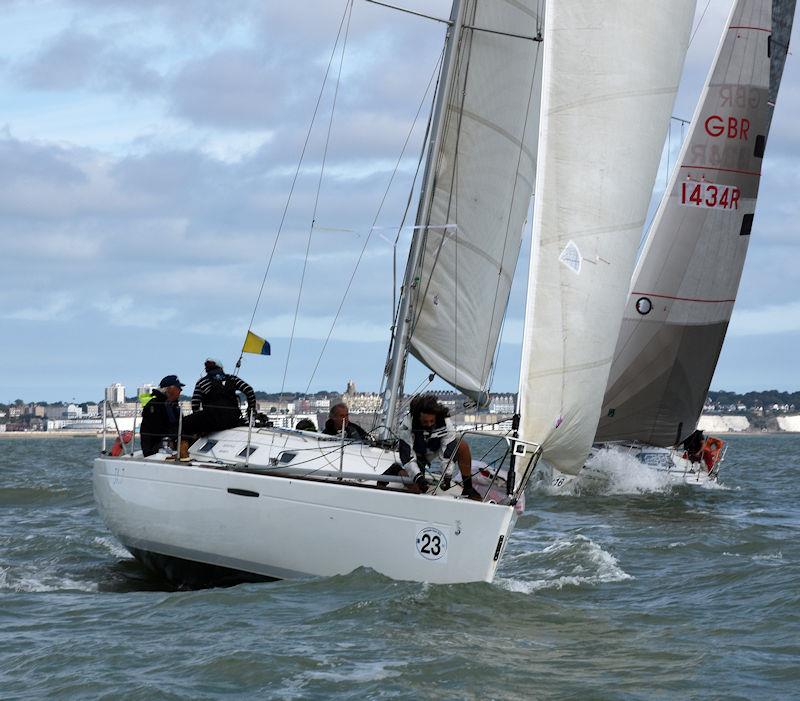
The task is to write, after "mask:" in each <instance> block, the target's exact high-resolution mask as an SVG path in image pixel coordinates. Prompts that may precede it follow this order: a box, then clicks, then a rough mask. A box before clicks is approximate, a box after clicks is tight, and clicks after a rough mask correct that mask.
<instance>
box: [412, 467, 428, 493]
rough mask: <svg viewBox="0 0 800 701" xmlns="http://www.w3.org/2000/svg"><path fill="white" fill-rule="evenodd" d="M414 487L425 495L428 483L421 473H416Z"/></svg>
mask: <svg viewBox="0 0 800 701" xmlns="http://www.w3.org/2000/svg"><path fill="white" fill-rule="evenodd" d="M414 485H415V486H416V487H417V489H419V491H420V493H421V494H425V493H426V492H427V491H428V483H427V482H426V481H425V478H424V477H423V476H422V473H421V472H419V473H417V476H416V477H414Z"/></svg>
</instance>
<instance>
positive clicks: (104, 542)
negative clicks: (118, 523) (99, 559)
mask: <svg viewBox="0 0 800 701" xmlns="http://www.w3.org/2000/svg"><path fill="white" fill-rule="evenodd" d="M94 542H95V543H97V544H98V545H100V546H102V547H103V548H105V549H106V550H107V551H108V552H109V553H111V554H112V555H113V556H114V557H118V558H120V559H121V560H132V559H133V555H131V554H130V553H129V552H128V551H127V550H126V549H125V548H123V547H122V546H121V545H120V544H119V543H118V542H117V541H116V540H114V539H113V538H109V537H105V536H104V537H99V536H96V537H95V538H94Z"/></svg>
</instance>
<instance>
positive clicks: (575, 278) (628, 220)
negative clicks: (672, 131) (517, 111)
mask: <svg viewBox="0 0 800 701" xmlns="http://www.w3.org/2000/svg"><path fill="white" fill-rule="evenodd" d="M694 6H695V3H694V0H670V2H646V3H643V2H640V0H606V1H604V2H586V1H585V0H563V1H561V2H557V3H552V5H551V6H548V9H547V15H546V18H545V38H546V42H545V65H544V78H543V95H542V118H541V135H540V142H539V159H538V160H539V166H538V172H537V177H536V198H535V205H534V217H533V227H534V246H533V252H532V259H531V268H530V279H529V286H528V303H527V310H526V320H525V335H524V340H523V351H522V372H521V377H520V400H519V402H520V414H521V417H522V435H523V437H525V438H527V439H529V440H535V441H536V442H537V443H538V442H541V443H542V447H543V451H544V452H543V456H544V458H545V459H546V460H548V461H549V462H550V463H551V464H552V465H554V466H555V467H557V468H558V469H559V470H562V471H563V472H567V473H575V472H576V471H577V470H578V469H580V467H581V466H582V465H583V463H584V461H585V458H586V456H587V455H588V452H589V448H590V446H591V443H592V439H593V438H594V434H595V430H596V428H597V421H598V419H599V416H600V405H601V402H602V397H603V392H604V390H605V387H606V381H607V379H608V372H609V369H610V367H611V360H612V357H613V351H614V344H615V342H616V338H617V334H618V331H619V325H620V321H621V317H622V311H623V308H624V303H625V295H626V293H627V291H628V283H629V281H630V274H631V270H632V269H633V264H634V259H635V255H636V248H637V245H638V242H639V240H640V237H641V231H642V226H643V225H644V220H645V216H646V212H647V206H648V202H649V199H650V195H651V191H652V187H653V182H654V180H655V175H656V171H657V168H658V160H659V155H660V152H661V148H662V145H663V143H664V138H665V136H666V133H667V127H668V124H669V117H670V111H671V109H672V105H673V101H674V97H675V94H676V92H677V85H678V81H679V78H680V74H681V69H682V66H683V60H684V56H685V54H686V48H687V45H688V40H689V30H690V25H691V21H692V17H693V14H694Z"/></svg>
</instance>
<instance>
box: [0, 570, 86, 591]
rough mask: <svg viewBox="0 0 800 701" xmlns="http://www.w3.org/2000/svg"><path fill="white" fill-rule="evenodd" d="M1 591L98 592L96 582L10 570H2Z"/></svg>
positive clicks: (0, 572)
mask: <svg viewBox="0 0 800 701" xmlns="http://www.w3.org/2000/svg"><path fill="white" fill-rule="evenodd" d="M0 590H5V591H17V592H32V593H39V592H49V591H91V592H94V591H97V584H96V583H95V582H80V581H78V580H76V579H71V578H70V577H63V576H60V575H58V574H54V573H53V574H48V573H41V574H40V573H35V574H30V573H27V572H20V573H17V572H16V571H14V572H12V571H11V570H10V569H9V568H6V569H2V570H0Z"/></svg>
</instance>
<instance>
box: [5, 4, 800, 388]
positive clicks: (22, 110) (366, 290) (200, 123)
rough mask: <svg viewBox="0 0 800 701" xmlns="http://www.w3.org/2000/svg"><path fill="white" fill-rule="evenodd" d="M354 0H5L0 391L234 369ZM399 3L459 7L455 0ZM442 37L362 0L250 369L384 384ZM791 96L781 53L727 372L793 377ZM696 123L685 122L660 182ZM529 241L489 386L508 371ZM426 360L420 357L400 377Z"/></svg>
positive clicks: (718, 9)
mask: <svg viewBox="0 0 800 701" xmlns="http://www.w3.org/2000/svg"><path fill="white" fill-rule="evenodd" d="M345 4H346V1H345V0H298V1H297V2H291V3H290V2H263V0H258V1H256V0H231V2H226V3H219V2H217V1H216V0H59V1H57V0H20V1H17V0H0V13H2V17H3V21H2V22H0V47H2V48H0V276H1V279H2V283H1V284H0V343H1V344H2V345H1V346H0V347H2V352H1V354H0V360H1V361H2V362H0V402H9V401H13V400H14V399H17V398H22V399H25V400H26V401H57V400H65V401H72V400H75V401H79V402H80V401H93V400H94V401H96V400H97V399H99V398H101V397H102V388H103V387H105V386H107V385H109V384H112V383H114V382H122V383H123V384H125V385H126V386H128V387H130V388H134V387H136V386H137V385H140V384H143V383H146V382H150V383H157V382H158V381H159V380H160V379H161V377H162V376H164V375H167V374H172V373H177V374H178V375H179V376H180V377H181V379H182V380H183V382H185V383H187V384H189V385H191V384H192V383H193V382H194V381H195V380H196V379H197V378H198V377H199V376H200V375H201V373H202V364H203V360H204V359H205V358H206V357H214V358H218V359H220V360H222V361H223V363H224V364H225V365H226V367H227V368H228V369H232V367H233V364H234V363H235V361H236V359H237V358H238V355H239V349H240V348H241V344H242V342H243V340H244V335H245V332H246V330H247V328H248V323H249V321H250V317H251V315H252V314H253V311H254V305H255V303H256V299H257V297H258V294H259V289H260V286H261V283H262V279H263V276H264V272H265V269H266V267H267V262H268V261H269V260H270V257H271V251H272V249H273V246H274V245H275V240H276V232H277V230H278V228H279V224H280V222H281V219H282V215H283V212H284V208H285V207H286V203H287V197H288V194H289V191H290V188H291V185H292V180H293V177H294V174H295V170H296V168H297V164H298V161H299V158H300V154H301V152H302V151H303V148H304V142H305V140H306V137H307V134H308V128H309V123H310V121H311V116H312V114H313V111H314V106H315V103H316V101H317V99H318V96H319V94H320V87H321V85H322V79H323V75H324V74H325V70H326V67H327V66H328V63H329V61H330V59H331V51H332V48H333V45H334V40H335V38H336V34H337V30H338V28H339V26H340V22H341V18H342V14H343V10H344V8H345ZM398 4H402V5H403V6H405V7H408V8H413V9H417V10H421V11H423V12H426V13H428V14H431V15H435V16H439V17H446V16H447V15H448V14H449V4H450V3H449V2H447V0H403V1H402V2H400V0H398ZM729 9H730V0H699V2H698V12H697V17H696V19H695V24H696V26H697V31H696V33H695V34H694V38H693V41H692V44H691V46H690V49H689V53H688V55H687V59H686V65H685V69H684V76H683V79H682V83H681V89H680V91H679V94H678V98H677V100H676V104H675V107H674V110H673V115H675V116H676V117H681V118H685V119H688V118H689V117H691V114H692V112H693V108H694V104H695V102H696V100H697V98H698V96H699V92H700V90H701V87H702V83H703V81H704V80H705V76H706V73H707V71H708V68H709V66H710V63H711V60H712V58H713V54H714V51H715V49H716V46H717V42H718V40H719V36H720V33H721V30H722V26H723V24H724V21H725V19H726V17H727V14H728V11H729ZM701 16H702V21H700V20H701ZM795 35H796V33H795ZM795 38H796V36H795ZM442 40H443V28H442V25H441V24H439V23H436V22H433V21H430V20H426V19H422V18H419V17H415V16H412V15H408V14H402V13H398V12H396V11H393V10H389V9H386V8H383V7H379V6H376V5H374V4H370V3H368V2H366V1H365V0H355V4H354V8H353V13H352V18H351V21H350V25H349V29H348V41H347V48H346V51H345V53H344V57H343V59H341V63H340V57H341V55H340V54H337V55H335V56H334V60H333V62H332V64H331V71H332V75H337V74H339V72H340V75H341V78H340V80H339V88H338V90H337V91H335V95H334V85H335V82H336V81H329V82H328V85H327V89H326V91H325V92H324V93H323V94H322V98H321V100H320V107H319V112H318V117H317V120H316V121H315V126H314V128H313V129H312V131H311V132H310V136H309V138H308V142H307V146H306V149H305V157H304V160H303V165H302V167H301V168H300V170H299V175H298V178H297V182H296V185H295V187H294V191H293V196H292V199H291V201H290V204H289V206H288V208H287V209H286V217H285V223H284V225H283V228H282V233H281V237H280V239H279V240H278V243H277V246H275V253H274V256H272V263H271V265H270V269H269V270H270V272H269V276H268V277H267V281H266V284H265V286H264V290H263V294H262V296H261V300H260V304H259V306H258V309H257V310H256V313H255V317H254V320H253V330H254V331H255V332H256V333H259V334H260V335H262V336H265V337H267V338H268V339H269V340H270V342H271V345H272V353H273V354H272V355H271V356H270V357H260V356H245V360H244V364H243V367H242V371H241V375H242V377H243V378H245V379H246V380H247V381H248V382H250V384H252V385H253V386H254V387H255V388H256V389H262V390H265V391H270V392H277V391H280V390H282V389H285V390H289V391H307V390H308V391H317V390H322V389H331V390H344V388H345V384H346V382H347V380H348V379H353V380H354V381H355V382H356V386H357V388H358V389H359V390H364V391H369V390H377V389H378V388H379V386H380V381H381V375H382V370H383V366H384V362H385V356H386V350H387V343H388V333H389V327H390V324H391V317H392V309H393V285H392V280H393V274H394V271H395V269H396V270H397V274H398V275H402V270H403V266H404V261H405V255H406V249H407V246H408V232H405V233H404V234H403V235H402V236H401V237H400V240H399V242H398V244H397V247H396V249H395V246H394V237H395V233H396V227H397V225H398V223H399V221H400V220H401V218H402V214H403V210H404V208H405V205H406V200H407V198H408V194H409V190H410V188H411V184H412V179H413V176H414V171H415V169H416V165H417V159H418V157H419V152H420V147H421V141H422V133H423V130H424V117H423V118H421V119H419V120H416V121H415V115H416V114H417V112H418V110H419V108H420V105H426V104H427V103H425V99H426V89H427V86H428V82H429V80H430V78H431V76H432V75H433V74H434V71H435V68H436V63H437V60H438V58H439V54H440V51H441V47H442ZM792 46H794V44H792ZM334 98H335V102H336V109H335V111H334V113H333V119H332V121H331V120H330V114H331V105H332V103H333V101H334ZM428 98H429V95H428ZM425 109H426V108H425V107H423V110H422V112H423V114H426V112H425ZM799 112H800V68H798V65H797V59H796V57H795V55H793V54H791V53H790V55H789V58H788V60H787V64H786V69H785V73H784V78H783V83H782V86H781V92H780V95H779V99H778V106H777V109H776V113H775V117H774V121H773V125H772V131H771V134H770V140H769V145H768V148H767V154H766V158H765V160H764V168H763V177H762V180H761V190H760V195H759V201H758V207H757V210H756V218H755V222H754V227H753V232H752V236H751V242H750V251H749V256H748V260H747V262H746V264H745V270H744V275H743V277H742V283H741V287H740V291H739V296H738V301H737V306H736V310H735V312H734V317H733V320H732V323H731V326H730V329H729V333H728V338H727V340H726V343H725V346H724V348H723V352H722V356H721V358H720V362H719V365H718V367H717V372H716V375H715V377H714V380H713V382H712V388H713V389H727V390H732V391H741V392H743V391H747V390H751V389H768V388H777V389H780V390H788V391H796V390H798V389H800V365H799V364H798V363H797V362H796V358H797V349H798V347H800V345H799V344H798V342H799V341H800V239H799V238H798V235H797V233H798V227H800V197H798V196H797V193H798V192H800V131H798V129H797V128H796V126H795V125H796V115H797V114H798V113H799ZM329 127H330V128H329ZM409 135H410V137H409ZM680 136H681V128H680V125H679V124H678V123H677V122H675V123H674V126H673V127H672V129H671V136H670V139H669V142H668V144H669V146H670V147H671V148H665V157H664V158H663V159H662V165H661V170H660V172H659V175H658V178H657V180H656V189H655V191H654V201H655V200H656V198H658V197H660V195H661V192H662V190H663V188H664V184H665V180H666V174H667V164H668V163H669V164H674V161H675V157H676V155H677V151H678V148H679V142H680ZM407 137H408V144H407V146H406V147H405V149H404V143H405V141H406V139H407ZM326 139H328V145H329V147H328V151H327V156H326V158H325V175H324V178H323V179H322V181H321V186H320V168H321V164H322V160H323V153H324V144H325V141H326ZM667 155H668V157H667ZM398 164H399V165H398ZM396 166H397V168H396ZM395 168H396V172H395ZM393 173H394V175H393ZM318 186H319V195H318V196H317V190H318ZM384 198H385V201H384V202H383V204H382V205H381V202H382V200H384ZM315 206H316V209H315ZM315 211H316V215H314V212H315ZM312 218H314V220H315V223H314V232H313V236H312V239H311V245H310V248H309V255H308V256H306V255H305V251H306V242H307V239H308V234H309V231H310V229H311V220H312ZM373 221H375V222H376V227H377V228H376V229H375V230H374V231H373V233H372V234H371V235H369V232H370V227H371V225H372V222H373ZM392 227H395V229H394V230H393V228H392ZM529 248H530V246H529V243H528V242H526V243H525V244H524V246H523V252H522V255H521V257H520V267H519V268H518V271H517V275H516V277H515V284H514V288H513V290H512V297H511V303H510V305H509V314H508V319H507V322H506V325H505V333H504V337H503V341H502V343H501V347H500V352H499V356H498V363H497V368H496V371H495V377H494V383H493V390H495V391H516V386H517V374H518V368H519V355H520V349H521V348H520V342H521V328H522V317H523V307H524V302H523V299H524V294H525V289H524V286H525V280H526V273H527V255H528V253H529ZM362 249H363V251H364V253H363V258H362V260H361V262H360V265H359V266H358V268H357V271H356V273H355V276H354V278H353V285H352V287H351V289H350V292H349V293H348V295H347V297H346V299H345V301H344V304H343V306H342V312H341V314H340V315H339V318H338V321H337V323H336V324H335V325H334V326H333V327H332V322H333V320H334V316H335V314H336V312H337V308H338V307H339V305H340V302H341V301H342V298H343V294H344V292H345V289H346V288H347V285H348V281H349V280H350V278H351V275H353V271H354V269H355V266H356V262H357V259H358V257H359V254H360V253H361V251H362ZM395 250H396V261H397V262H396V264H395V263H394V262H393V260H394V258H395V256H394V253H395ZM304 269H305V273H304ZM301 277H303V279H304V284H303V288H302V292H301V294H300V297H299V302H298V290H299V284H298V283H299V280H300V279H301ZM295 309H297V310H298V313H297V318H296V321H295ZM293 326H294V328H295V333H294V340H293V341H291V342H290V336H291V330H292V327H293ZM331 328H333V330H332V332H331ZM329 332H330V334H331V336H330V340H329V341H328V343H327V344H326V343H325V339H326V337H327V336H328V334H329ZM290 350H291V352H290ZM287 359H288V360H287ZM423 376H424V371H423V370H422V369H421V368H420V367H419V366H415V367H412V368H411V370H410V374H409V380H408V382H407V385H406V386H407V388H409V389H413V388H415V387H416V386H417V383H418V382H419V381H420V378H422V377H423ZM128 394H129V395H130V394H133V391H132V389H129V391H128Z"/></svg>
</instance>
